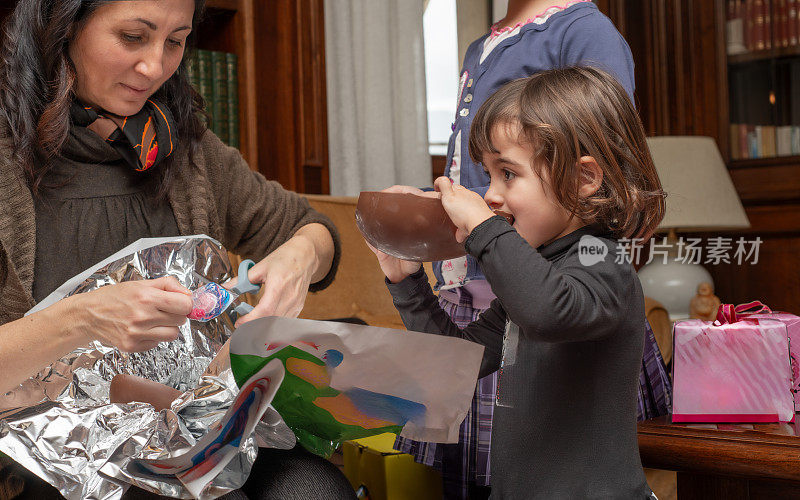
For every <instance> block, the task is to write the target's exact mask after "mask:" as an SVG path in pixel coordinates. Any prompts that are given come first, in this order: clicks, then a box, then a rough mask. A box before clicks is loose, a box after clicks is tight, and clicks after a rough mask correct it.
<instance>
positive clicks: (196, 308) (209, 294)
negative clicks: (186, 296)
mask: <svg viewBox="0 0 800 500" xmlns="http://www.w3.org/2000/svg"><path fill="white" fill-rule="evenodd" d="M237 297H238V295H237V294H235V293H232V292H230V291H228V290H226V289H225V288H223V287H221V286H220V285H218V284H216V283H206V284H205V285H203V286H201V287H199V288H197V289H195V290H194V291H193V292H192V312H191V313H189V315H188V316H187V318H189V319H193V320H195V321H201V322H203V323H205V322H206V321H211V320H212V319H214V318H216V317H217V316H219V315H220V314H222V313H223V312H225V310H226V309H227V308H228V306H229V305H231V303H232V302H233V301H234V300H236V298H237Z"/></svg>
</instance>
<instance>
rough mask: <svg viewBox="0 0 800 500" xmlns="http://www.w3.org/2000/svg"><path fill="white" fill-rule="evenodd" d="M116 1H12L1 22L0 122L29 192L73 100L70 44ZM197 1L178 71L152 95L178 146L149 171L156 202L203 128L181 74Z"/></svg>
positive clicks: (58, 142)
mask: <svg viewBox="0 0 800 500" xmlns="http://www.w3.org/2000/svg"><path fill="white" fill-rule="evenodd" d="M112 1H120V0H19V2H18V3H17V6H16V8H15V9H14V12H13V13H12V14H11V16H10V17H9V18H8V20H7V21H6V24H5V26H4V30H3V31H4V33H3V42H2V43H3V44H2V48H0V120H3V121H5V122H6V123H4V124H2V126H3V127H4V128H7V132H5V131H3V134H6V133H7V134H9V136H10V139H11V142H12V144H13V155H14V161H16V162H17V163H18V164H19V165H20V168H22V169H23V170H24V172H25V176H26V178H27V180H28V184H29V186H30V187H31V189H32V190H33V192H34V193H36V192H37V189H38V188H39V187H40V185H41V182H42V179H43V178H44V176H45V174H46V173H47V171H48V170H49V168H50V166H51V165H50V161H49V160H50V159H52V158H53V157H54V156H55V155H57V154H58V153H59V152H60V151H61V148H62V146H63V145H64V142H65V141H66V139H67V136H68V135H69V129H70V115H69V107H70V103H71V102H72V99H73V98H74V94H73V88H74V86H75V78H76V77H75V67H74V65H73V64H72V61H71V60H70V58H69V55H68V47H69V44H70V41H71V40H73V39H74V38H75V36H76V35H77V34H78V32H79V31H80V30H81V29H82V28H83V26H84V25H85V23H86V21H87V20H88V19H89V17H90V16H91V15H92V14H93V13H94V12H95V11H96V10H97V8H98V7H99V6H100V5H103V4H106V3H109V2H112ZM204 7H205V0H195V9H194V16H193V18H192V33H191V34H190V35H189V38H188V39H187V41H186V48H185V50H184V56H183V60H182V61H181V64H180V66H179V67H178V70H177V71H176V72H175V74H173V75H172V76H171V77H170V78H169V79H168V80H167V81H166V82H164V84H163V85H162V86H161V88H159V89H158V91H156V93H155V94H154V95H153V98H155V99H157V100H160V101H161V102H163V103H164V104H165V105H167V106H168V107H169V109H170V111H172V115H173V116H174V117H175V120H176V125H177V135H178V147H177V148H176V150H175V153H173V154H172V155H170V156H169V157H168V158H167V159H166V160H165V161H164V163H163V164H162V165H160V166H159V168H158V169H156V172H155V174H156V175H155V179H154V181H155V182H156V183H157V185H158V194H159V196H161V197H164V196H165V195H166V193H167V191H168V190H169V186H170V184H171V182H172V179H173V176H174V174H173V173H172V168H171V167H172V165H173V163H174V161H175V159H176V158H178V157H180V156H181V155H183V154H186V153H188V154H189V158H190V161H191V160H192V159H193V155H194V153H195V151H196V150H197V147H198V144H199V141H200V138H201V137H202V134H203V131H204V130H205V125H204V124H203V122H202V120H201V118H200V116H199V114H202V113H203V112H204V111H203V110H204V107H205V103H204V102H203V99H202V98H201V97H200V94H198V93H197V92H196V91H195V90H194V89H193V88H192V86H191V84H190V83H189V81H188V79H187V77H186V61H187V59H188V57H189V54H190V53H191V48H192V47H193V46H194V39H195V28H196V27H197V24H198V22H199V21H200V18H201V16H202V13H203V10H204Z"/></svg>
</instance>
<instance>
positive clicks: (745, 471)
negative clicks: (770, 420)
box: [639, 417, 800, 500]
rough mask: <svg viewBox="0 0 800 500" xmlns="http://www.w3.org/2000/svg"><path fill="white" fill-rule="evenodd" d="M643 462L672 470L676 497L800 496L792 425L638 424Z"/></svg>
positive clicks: (799, 433)
mask: <svg viewBox="0 0 800 500" xmlns="http://www.w3.org/2000/svg"><path fill="white" fill-rule="evenodd" d="M639 451H640V453H641V456H642V465H643V466H645V467H651V468H654V469H666V470H674V471H677V472H678V474H677V476H678V485H677V486H678V499H679V500H694V499H704V500H705V499H715V498H720V499H725V500H727V499H731V500H737V499H748V500H755V499H762V498H763V499H767V498H769V499H773V498H780V499H791V498H797V499H800V429H798V426H796V425H795V424H752V425H745V424H673V423H671V421H670V419H669V417H659V418H655V419H651V420H647V421H644V422H640V423H639Z"/></svg>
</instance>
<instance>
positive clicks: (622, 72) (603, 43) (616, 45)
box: [560, 9, 636, 101]
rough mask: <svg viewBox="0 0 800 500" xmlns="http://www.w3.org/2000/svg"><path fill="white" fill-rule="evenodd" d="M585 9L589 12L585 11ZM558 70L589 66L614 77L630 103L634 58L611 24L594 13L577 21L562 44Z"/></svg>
mask: <svg viewBox="0 0 800 500" xmlns="http://www.w3.org/2000/svg"><path fill="white" fill-rule="evenodd" d="M587 10H588V9H587ZM560 65H561V67H568V66H590V67H593V68H598V69H602V70H604V71H607V72H608V73H610V74H611V75H613V76H614V77H615V78H616V79H617V80H618V81H619V83H621V84H622V86H623V87H624V88H625V91H626V92H627V93H628V96H629V97H630V98H631V101H633V92H634V90H635V88H636V83H635V81H634V76H633V56H632V55H631V49H630V47H629V46H628V43H627V42H626V41H625V39H624V38H623V37H622V35H621V34H620V33H619V31H617V28H615V27H614V24H613V23H612V22H611V20H610V19H608V18H607V17H606V16H604V15H603V14H602V13H600V12H598V11H596V10H588V13H587V14H586V15H583V16H580V17H578V18H576V19H575V20H574V21H572V22H571V23H570V25H569V26H568V27H567V29H566V31H565V33H564V38H563V40H562V41H561V61H560Z"/></svg>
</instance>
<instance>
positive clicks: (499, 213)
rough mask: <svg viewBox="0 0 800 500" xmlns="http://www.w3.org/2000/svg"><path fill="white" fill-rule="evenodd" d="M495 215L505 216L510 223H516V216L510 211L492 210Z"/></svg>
mask: <svg viewBox="0 0 800 500" xmlns="http://www.w3.org/2000/svg"><path fill="white" fill-rule="evenodd" d="M492 212H494V214H495V215H499V216H500V217H505V218H506V220H507V221H508V223H509V224H511V225H513V224H514V216H513V215H511V214H510V213H508V212H503V211H502V210H492Z"/></svg>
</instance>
